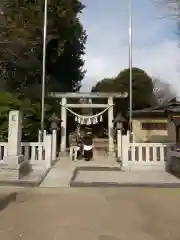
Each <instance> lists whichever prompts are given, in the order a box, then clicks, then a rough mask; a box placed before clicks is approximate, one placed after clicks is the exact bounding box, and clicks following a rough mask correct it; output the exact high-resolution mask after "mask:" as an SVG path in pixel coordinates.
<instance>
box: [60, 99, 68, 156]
mask: <svg viewBox="0 0 180 240" xmlns="http://www.w3.org/2000/svg"><path fill="white" fill-rule="evenodd" d="M66 103H67V99H66V98H62V101H61V104H62V105H61V121H62V122H61V148H60V149H61V152H65V151H66V128H67V111H66V108H65V107H64V106H66Z"/></svg>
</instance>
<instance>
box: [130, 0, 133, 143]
mask: <svg viewBox="0 0 180 240" xmlns="http://www.w3.org/2000/svg"><path fill="white" fill-rule="evenodd" d="M132 107H133V106H132V0H129V131H130V141H132Z"/></svg>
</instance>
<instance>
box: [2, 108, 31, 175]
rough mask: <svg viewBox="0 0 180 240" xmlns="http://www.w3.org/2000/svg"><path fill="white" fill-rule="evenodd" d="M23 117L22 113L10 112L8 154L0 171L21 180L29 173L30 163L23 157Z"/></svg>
mask: <svg viewBox="0 0 180 240" xmlns="http://www.w3.org/2000/svg"><path fill="white" fill-rule="evenodd" d="M21 135H22V115H21V113H20V111H10V112H9V127H8V154H7V156H4V164H3V165H1V167H0V170H1V172H2V171H3V172H4V174H5V175H6V177H7V178H11V179H20V178H21V177H22V176H24V175H26V174H27V173H28V172H29V164H28V161H25V160H24V156H23V155H21Z"/></svg>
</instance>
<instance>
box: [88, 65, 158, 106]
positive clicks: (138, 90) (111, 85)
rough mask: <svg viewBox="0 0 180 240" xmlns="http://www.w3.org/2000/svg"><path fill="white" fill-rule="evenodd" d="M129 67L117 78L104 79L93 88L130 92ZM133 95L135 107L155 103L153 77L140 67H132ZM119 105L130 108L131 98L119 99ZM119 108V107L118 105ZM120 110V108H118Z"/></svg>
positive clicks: (93, 89) (104, 90) (95, 89)
mask: <svg viewBox="0 0 180 240" xmlns="http://www.w3.org/2000/svg"><path fill="white" fill-rule="evenodd" d="M129 76H130V71H129V69H125V70H123V71H121V72H120V73H119V74H118V75H117V76H116V77H115V78H109V79H103V80H102V81H100V82H98V83H97V84H96V85H95V86H94V87H93V88H92V91H93V92H128V93H129ZM132 76H133V79H132V95H133V108H134V109H140V108H145V107H148V106H151V105H153V104H155V97H154V93H153V82H152V78H151V77H150V76H148V74H147V73H146V72H144V71H143V70H142V69H139V68H133V69H132ZM116 105H117V106H120V108H121V109H122V108H125V109H126V110H127V109H128V106H129V98H128V100H126V101H125V102H123V100H120V102H119V101H118V104H116ZM117 108H118V107H117ZM118 110H119V109H118Z"/></svg>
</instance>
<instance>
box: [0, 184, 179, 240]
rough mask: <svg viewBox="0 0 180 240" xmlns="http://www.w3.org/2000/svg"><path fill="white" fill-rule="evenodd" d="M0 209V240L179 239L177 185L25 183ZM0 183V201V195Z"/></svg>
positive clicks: (1, 197) (0, 196) (0, 193)
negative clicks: (49, 185) (29, 185)
mask: <svg viewBox="0 0 180 240" xmlns="http://www.w3.org/2000/svg"><path fill="white" fill-rule="evenodd" d="M8 191H9V195H10V194H11V195H12V196H13V195H14V196H15V194H14V193H15V192H17V195H16V197H14V198H12V200H11V202H9V204H8V205H6V206H4V208H1V209H0V222H1V224H0V239H2V240H11V239H13V240H19V239H23V240H32V239H35V240H37V239H43V240H50V239H52V240H56V239H58V240H59V239H65V240H72V239H74V240H76V239H78V240H122V239H123V240H130V239H133V240H165V239H168V240H169V239H173V240H179V236H180V228H179V223H180V208H179V202H180V189H155V188H36V189H34V188H31V189H23V190H22V189H11V191H10V190H7V187H6V191H5V192H4V194H8ZM2 194H3V191H2V189H1V188H0V200H1V199H2V200H3V196H2Z"/></svg>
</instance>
